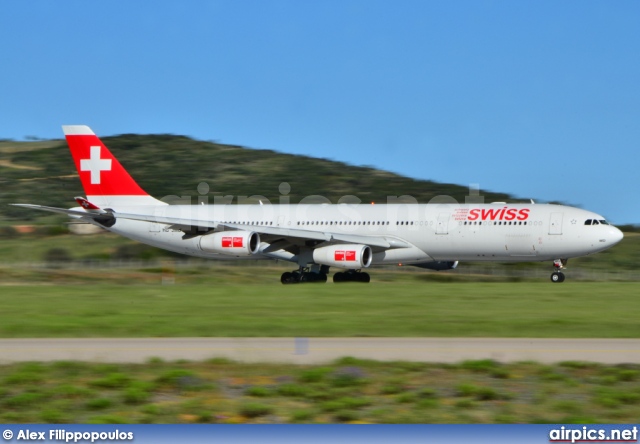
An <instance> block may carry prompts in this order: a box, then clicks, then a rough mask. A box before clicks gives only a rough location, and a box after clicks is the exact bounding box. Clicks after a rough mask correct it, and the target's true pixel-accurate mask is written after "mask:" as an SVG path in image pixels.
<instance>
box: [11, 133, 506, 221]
mask: <svg viewBox="0 0 640 444" xmlns="http://www.w3.org/2000/svg"><path fill="white" fill-rule="evenodd" d="M103 140H104V142H105V144H106V145H107V146H108V147H109V148H110V149H111V150H112V151H113V153H114V154H115V155H116V156H117V157H118V159H119V160H120V161H121V162H122V164H123V165H124V166H125V168H127V170H129V172H130V173H131V174H132V176H133V177H134V178H135V179H136V180H137V181H138V183H139V184H140V185H141V186H142V187H143V188H144V189H145V190H146V191H147V192H149V193H150V194H152V195H154V196H156V197H158V198H163V197H166V196H187V197H189V196H190V197H191V200H192V202H193V203H197V201H198V198H199V196H200V194H199V193H198V191H199V190H198V184H200V183H201V182H206V183H207V184H208V186H209V192H208V194H207V197H208V202H209V203H214V202H219V201H220V200H219V199H221V197H222V196H234V198H233V203H237V196H252V195H262V196H264V197H266V198H267V199H269V201H270V202H272V203H278V202H280V197H281V196H282V194H281V192H280V188H279V186H280V184H281V183H283V182H286V183H288V184H289V185H290V187H291V191H290V192H289V193H288V196H289V198H290V202H291V203H298V202H299V201H300V200H301V199H303V198H305V197H307V196H312V195H320V196H324V197H326V198H328V199H329V200H330V201H331V202H333V203H337V202H338V201H339V199H341V198H343V196H345V195H354V196H357V197H358V198H359V199H361V200H362V201H363V202H371V201H375V202H380V203H382V202H387V196H412V197H414V198H415V199H416V200H417V201H418V202H420V203H427V202H429V201H430V200H431V199H433V198H434V197H436V196H439V195H447V196H451V197H453V198H455V199H456V200H457V201H459V202H464V201H465V197H466V196H467V195H468V194H469V190H468V188H467V187H463V186H459V185H454V184H446V183H438V182H433V181H428V180H415V179H411V178H408V177H403V176H400V175H398V174H393V173H390V172H386V171H381V170H377V169H374V168H370V167H362V166H353V165H348V164H346V163H342V162H336V161H332V160H327V159H318V158H312V157H305V156H294V155H290V154H283V153H278V152H275V151H271V150H260V149H249V148H245V147H241V146H234V145H224V144H219V143H213V142H205V141H199V140H194V139H191V138H188V137H184V136H174V135H134V134H125V135H120V136H116V137H106V138H104V139H103ZM0 172H1V174H0V187H1V188H2V190H3V192H2V195H1V196H0V218H2V220H4V221H5V223H6V222H9V223H16V222H24V221H40V222H42V221H46V220H51V216H47V215H46V214H44V215H43V214H40V213H37V212H34V211H28V210H23V209H19V208H14V207H9V206H7V204H8V203H14V202H29V203H39V204H46V205H53V206H61V207H71V206H73V205H75V203H74V202H73V197H74V196H78V195H84V193H83V191H82V186H81V184H80V181H79V179H78V176H77V174H76V171H75V168H74V166H73V162H72V161H71V156H70V154H69V151H68V148H67V146H66V142H64V141H62V140H55V141H43V142H6V141H5V142H0ZM200 191H203V189H202V188H200ZM283 191H284V190H283ZM285 192H286V191H285ZM481 193H482V194H483V195H484V197H485V200H486V201H487V202H490V201H508V200H514V198H513V197H512V196H510V195H508V194H506V193H494V192H486V191H481ZM203 195H204V194H203ZM216 196H217V199H214V198H215V197H216ZM228 200H230V199H229V198H227V199H226V201H228ZM253 202H255V203H257V200H256V199H254V200H253ZM315 202H319V200H318V199H316V200H315ZM47 218H48V219H47Z"/></svg>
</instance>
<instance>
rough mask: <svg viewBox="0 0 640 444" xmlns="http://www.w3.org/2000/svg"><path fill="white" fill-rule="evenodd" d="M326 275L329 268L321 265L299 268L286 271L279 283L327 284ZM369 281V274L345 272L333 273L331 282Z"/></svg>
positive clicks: (356, 271)
mask: <svg viewBox="0 0 640 444" xmlns="http://www.w3.org/2000/svg"><path fill="white" fill-rule="evenodd" d="M327 273H329V267H327V266H326V265H322V266H321V267H319V268H318V266H314V267H312V268H309V267H300V268H299V269H297V270H293V271H286V272H284V273H282V276H280V282H282V283H283V284H302V283H306V282H327ZM370 280H371V277H370V276H369V273H365V272H363V271H360V270H347V271H339V272H337V273H334V275H333V282H335V283H338V282H364V283H367V282H369V281H370Z"/></svg>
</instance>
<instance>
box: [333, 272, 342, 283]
mask: <svg viewBox="0 0 640 444" xmlns="http://www.w3.org/2000/svg"><path fill="white" fill-rule="evenodd" d="M344 281H345V274H344V273H343V272H341V271H339V272H337V273H334V274H333V282H336V283H337V282H344Z"/></svg>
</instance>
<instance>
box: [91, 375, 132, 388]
mask: <svg viewBox="0 0 640 444" xmlns="http://www.w3.org/2000/svg"><path fill="white" fill-rule="evenodd" d="M130 381H131V377H130V376H128V375H125V374H124V373H117V372H116V373H110V374H108V375H107V376H105V377H104V378H100V379H96V380H95V381H93V382H91V385H93V386H94V387H100V388H108V389H117V388H123V387H126V386H127V385H128V384H129V382H130Z"/></svg>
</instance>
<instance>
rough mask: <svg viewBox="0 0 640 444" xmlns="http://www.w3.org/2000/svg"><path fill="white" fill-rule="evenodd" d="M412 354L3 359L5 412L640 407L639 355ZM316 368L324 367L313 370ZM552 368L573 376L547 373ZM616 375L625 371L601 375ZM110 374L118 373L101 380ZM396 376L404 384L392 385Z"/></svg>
mask: <svg viewBox="0 0 640 444" xmlns="http://www.w3.org/2000/svg"><path fill="white" fill-rule="evenodd" d="M408 364H409V363H405V362H387V363H385V362H376V361H371V360H354V359H351V360H350V361H349V365H345V363H344V361H340V360H338V361H335V362H333V363H331V364H328V365H324V366H322V367H301V366H295V365H280V364H242V363H236V362H232V361H219V360H211V361H206V362H160V361H157V362H150V363H147V364H138V365H134V364H118V365H115V364H111V365H108V366H105V365H104V364H88V363H79V362H54V363H48V364H37V365H36V366H34V364H31V363H23V364H14V365H5V366H0V382H1V383H2V385H1V386H0V387H1V388H2V389H1V391H0V422H5V423H245V422H251V423H289V422H290V423H301V422H302V423H332V422H365V423H500V422H531V423H536V422H544V423H574V422H591V423H630V422H635V421H637V418H638V416H639V415H640V381H639V380H638V378H636V377H635V375H634V376H632V377H630V378H629V377H628V376H627V375H628V373H627V372H629V371H634V372H637V371H638V370H640V367H639V366H629V365H624V366H623V365H621V366H611V365H598V364H587V363H581V365H580V366H575V365H563V364H558V365H555V366H543V365H540V364H536V363H531V362H523V363H514V364H498V363H493V365H492V366H491V368H492V369H495V368H502V369H504V371H505V372H506V373H508V374H509V375H511V377H509V378H507V379H505V378H500V377H495V376H493V375H492V374H491V372H490V371H485V369H486V368H487V361H482V362H478V363H476V362H473V361H472V362H464V363H460V364H458V365H445V364H419V363H410V364H411V365H408ZM478 369H482V370H480V371H478ZM33 373H37V374H39V375H40V377H41V380H40V382H39V383H38V384H37V386H34V385H33V383H32V382H31V379H30V377H24V378H21V377H17V375H21V374H28V375H31V374H33ZM318 373H319V374H322V375H323V377H322V378H320V379H317V378H311V379H309V378H308V377H307V375H309V374H318ZM549 373H556V374H562V375H563V378H562V379H561V380H557V379H548V378H545V375H547V374H549ZM344 374H351V375H358V379H359V382H358V383H357V384H349V385H347V386H342V385H340V386H338V387H336V386H335V385H334V382H335V377H336V376H339V375H344ZM112 375H117V376H112ZM121 375H122V376H121ZM177 375H182V376H177ZM389 375H393V376H392V377H390V376H389ZM611 375H616V376H619V377H617V378H615V380H613V381H607V382H606V383H603V382H602V381H603V376H611ZM123 376H124V377H123ZM174 376H175V377H174ZM185 376H188V377H190V378H193V379H195V380H198V381H200V382H201V383H200V384H199V385H198V386H197V387H195V388H193V389H191V390H187V391H185V390H183V389H182V388H181V387H180V386H179V384H176V383H175V382H176V378H177V379H179V378H181V377H185ZM105 378H106V380H109V381H113V383H111V382H109V383H107V384H104V383H99V384H95V381H105ZM303 380H304V381H307V382H300V381H303ZM8 381H11V383H9V382H8ZM292 381H298V382H295V383H294V382H292ZM389 384H393V385H397V386H399V387H402V390H401V391H397V390H388V387H389Z"/></svg>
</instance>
